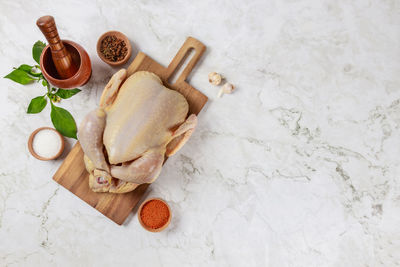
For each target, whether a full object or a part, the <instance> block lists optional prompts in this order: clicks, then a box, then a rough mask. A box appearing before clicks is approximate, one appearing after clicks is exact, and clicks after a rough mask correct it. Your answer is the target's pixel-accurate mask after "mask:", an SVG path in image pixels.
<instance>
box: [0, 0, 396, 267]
mask: <svg viewBox="0 0 400 267" xmlns="http://www.w3.org/2000/svg"><path fill="white" fill-rule="evenodd" d="M0 13H1V16H0V35H1V37H2V38H0V56H1V58H2V62H1V64H0V70H1V73H2V76H4V75H6V74H7V73H8V72H9V71H10V70H11V68H12V67H17V66H19V64H22V63H30V62H32V63H33V60H32V59H31V47H32V45H33V43H34V42H35V41H36V40H38V39H41V40H43V39H44V38H43V37H42V36H41V33H40V31H39V30H38V29H37V27H36V25H35V21H36V19H37V18H38V17H39V16H41V15H45V14H51V15H53V16H54V17H55V19H56V22H57V25H58V28H59V33H60V35H61V36H62V37H63V38H65V39H70V40H73V41H76V42H78V43H79V44H81V45H82V46H83V47H84V48H85V49H86V50H87V51H88V53H89V55H90V57H91V60H92V66H93V74H92V78H91V80H90V82H89V83H88V84H87V85H86V86H84V87H83V91H82V92H81V93H79V94H78V95H77V96H74V97H73V98H72V99H70V100H66V101H62V103H61V106H62V107H65V108H67V109H68V110H70V111H71V112H72V114H73V115H74V117H75V119H76V121H77V123H80V122H81V120H82V118H83V116H84V115H85V114H86V113H87V112H88V110H90V109H93V108H94V107H95V106H96V105H97V102H98V100H99V98H100V94H101V92H102V89H103V87H104V85H105V84H106V83H107V81H108V79H109V78H110V77H111V75H112V74H113V73H114V72H115V71H116V70H117V69H116V68H111V67H109V66H107V65H105V64H104V63H103V62H102V61H101V60H100V59H99V58H98V57H97V55H96V50H95V49H96V48H95V46H96V41H97V38H98V37H99V36H100V35H101V34H102V33H103V32H105V31H107V30H112V29H115V30H119V31H121V32H123V33H125V34H126V35H127V36H128V37H129V38H130V40H131V41H132V44H133V46H134V54H136V53H137V51H143V52H145V53H147V54H149V55H150V56H151V57H153V58H154V59H155V60H157V61H158V62H160V63H162V64H164V65H167V64H168V63H169V61H170V60H171V59H172V57H173V56H174V55H175V53H176V52H177V50H178V48H179V47H180V46H181V44H182V43H183V41H184V40H185V38H186V36H189V35H191V36H194V37H196V38H198V39H199V40H201V41H203V42H204V43H205V44H206V45H207V51H206V53H205V55H204V59H203V60H202V61H201V64H200V65H199V66H198V67H196V69H195V71H194V73H193V74H192V75H191V76H190V77H189V81H190V83H191V84H192V85H193V86H194V87H196V88H198V89H200V90H201V91H202V92H203V93H204V94H206V95H207V96H208V97H209V102H208V103H207V105H206V107H205V109H204V110H203V111H202V113H201V114H200V116H199V125H198V128H197V130H196V132H195V133H194V135H193V136H192V138H191V140H190V141H189V142H188V143H187V144H186V146H185V147H184V148H183V149H182V150H181V151H180V152H179V153H178V154H176V155H175V156H173V157H171V158H170V159H169V160H168V162H167V164H166V165H165V166H164V168H163V171H162V173H161V175H160V177H159V178H158V180H157V181H156V182H155V183H154V184H153V185H152V186H151V187H150V190H149V191H148V192H147V193H146V197H153V196H154V197H161V198H164V199H165V200H167V201H168V203H170V205H171V208H172V212H173V219H172V221H171V225H170V226H169V228H168V229H167V230H166V231H164V232H162V233H159V234H152V233H149V232H146V231H145V230H144V229H142V228H141V227H140V225H139V222H138V221H137V218H136V215H135V213H136V209H135V210H134V212H133V213H132V214H131V215H130V217H129V218H128V219H127V221H126V223H125V224H124V225H123V226H117V225H116V224H114V223H113V222H111V221H110V220H108V219H107V218H105V217H104V216H102V215H101V214H99V213H98V212H97V211H95V210H94V209H93V208H91V207H90V206H88V205H87V204H85V203H84V202H82V201H81V200H80V199H78V198H77V197H75V196H74V195H72V194H71V193H70V192H68V191H67V190H65V189H64V188H62V187H60V186H58V184H56V183H55V182H53V181H52V179H51V177H52V175H53V174H54V172H55V171H56V170H57V168H58V167H59V165H60V164H61V162H62V158H61V159H59V160H56V161H52V162H41V161H38V160H36V159H34V158H33V157H32V156H30V155H29V152H28V149H27V145H26V143H27V139H28V136H29V134H30V133H31V132H32V131H33V130H34V129H36V128H38V127H40V126H51V121H50V116H49V113H50V111H49V107H46V109H45V110H44V111H43V112H42V113H40V114H37V115H28V114H26V113H25V111H26V108H27V106H28V104H29V101H30V99H31V98H33V97H36V96H38V95H40V94H42V93H43V89H42V88H40V86H38V85H35V84H33V85H28V86H22V85H18V84H15V83H12V82H11V81H9V80H7V79H0V84H1V93H0V96H1V97H0V128H1V129H2V134H1V137H2V138H0V147H1V150H0V158H1V159H2V163H1V164H0V240H2V242H0V266H10V267H11V266H111V265H112V266H136V265H140V266H400V230H399V225H400V182H399V174H400V160H399V155H400V141H399V140H400V130H399V129H400V76H399V73H400V61H399V56H400V2H399V1H397V0H386V1H380V0H368V1H365V0H355V1H346V0H340V1H328V0H322V1H321V0H318V1H317V0H296V1H289V0H287V1H286V0H285V1H277V0H269V1H263V0H257V1H251V2H244V1H236V0H235V1H208V0H207V1H196V2H191V3H189V2H184V1H168V2H166V1H118V4H116V2H115V1H110V0H98V1H86V2H82V1H78V0H72V1H68V2H65V1H63V2H61V1H44V0H43V1H30V2H29V1H28V2H27V1H21V0H15V1H5V0H3V1H0ZM129 62H131V61H129ZM129 62H128V64H129ZM128 64H127V65H126V66H125V67H127V66H128ZM211 71H217V72H221V73H222V74H223V75H224V76H225V77H226V78H227V80H229V81H230V82H231V83H233V84H235V85H236V87H237V90H236V91H235V92H234V94H232V95H224V96H223V97H222V98H217V97H216V96H217V93H218V90H219V88H217V87H214V86H212V85H210V84H209V83H208V80H207V74H208V73H209V72H211ZM74 142H75V141H74V140H72V139H69V140H67V146H66V152H65V153H64V155H63V158H64V157H65V156H66V153H67V152H68V151H69V150H70V148H71V147H72V145H73V144H74Z"/></svg>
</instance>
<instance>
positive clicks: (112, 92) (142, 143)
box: [78, 69, 197, 193]
mask: <svg viewBox="0 0 400 267" xmlns="http://www.w3.org/2000/svg"><path fill="white" fill-rule="evenodd" d="M126 76H127V74H126V70H125V69H122V70H120V71H118V72H117V73H115V74H114V75H113V76H112V78H111V80H110V81H109V83H108V84H107V86H106V87H105V89H104V91H103V94H102V96H101V99H100V105H99V107H98V108H97V109H95V110H93V111H91V112H90V113H89V114H87V115H86V117H85V118H84V120H83V121H82V123H81V125H80V127H79V130H78V140H79V142H80V144H81V146H82V149H83V152H84V154H85V155H84V161H85V165H86V169H87V170H88V172H89V173H90V176H89V186H90V188H91V189H92V190H93V191H95V192H112V193H125V192H129V191H132V190H134V189H135V188H136V187H137V186H138V185H140V184H143V183H152V182H153V181H154V180H155V179H156V178H157V177H158V175H159V174H160V171H161V167H162V164H163V162H164V158H165V156H171V155H173V154H174V153H176V152H177V151H178V150H179V149H180V148H181V147H182V146H183V145H184V144H185V143H186V141H187V140H188V139H189V137H190V136H191V135H192V133H193V131H194V128H195V127H196V124H197V117H196V115H194V114H191V115H190V116H188V117H187V115H188V114H187V113H188V110H189V105H188V102H187V101H186V99H185V97H184V96H183V95H181V94H180V93H179V92H177V91H174V90H171V89H168V88H166V87H165V86H163V84H162V81H161V80H160V78H159V77H158V76H157V75H155V74H154V73H151V72H146V71H139V72H136V73H134V74H133V75H131V76H130V77H129V78H126ZM186 117H187V118H186Z"/></svg>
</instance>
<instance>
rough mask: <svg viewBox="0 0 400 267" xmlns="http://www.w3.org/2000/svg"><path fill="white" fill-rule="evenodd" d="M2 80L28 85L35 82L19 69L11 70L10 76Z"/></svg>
mask: <svg viewBox="0 0 400 267" xmlns="http://www.w3.org/2000/svg"><path fill="white" fill-rule="evenodd" d="M4 78H8V79H10V80H13V81H14V82H17V83H20V84H28V83H30V82H32V81H34V80H35V79H34V78H32V77H31V76H29V75H28V73H26V72H25V71H23V70H19V69H16V70H13V71H12V72H11V73H10V74H8V75H6V76H4Z"/></svg>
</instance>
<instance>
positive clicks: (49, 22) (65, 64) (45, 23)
mask: <svg viewBox="0 0 400 267" xmlns="http://www.w3.org/2000/svg"><path fill="white" fill-rule="evenodd" d="M36 25H37V26H38V27H39V29H40V30H41V31H42V33H43V34H44V36H45V37H46V39H47V41H48V42H49V45H50V49H51V55H52V58H53V62H54V66H55V67H56V70H57V73H58V75H59V76H60V78H61V79H67V78H70V77H72V76H73V75H74V74H75V73H76V72H77V70H78V68H79V66H76V65H75V64H74V62H73V61H72V58H71V55H70V53H69V52H68V51H67V49H66V48H65V46H64V44H63V43H62V41H61V40H60V37H59V36H58V32H57V27H56V22H55V21H54V18H53V17H52V16H43V17H40V18H39V19H38V20H37V21H36Z"/></svg>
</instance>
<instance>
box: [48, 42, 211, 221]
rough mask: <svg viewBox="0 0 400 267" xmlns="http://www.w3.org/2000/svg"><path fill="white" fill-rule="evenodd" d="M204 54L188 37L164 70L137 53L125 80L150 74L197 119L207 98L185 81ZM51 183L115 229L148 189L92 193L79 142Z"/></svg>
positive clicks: (199, 44) (199, 45)
mask: <svg viewBox="0 0 400 267" xmlns="http://www.w3.org/2000/svg"><path fill="white" fill-rule="evenodd" d="M192 49H194V52H195V54H194V56H193V57H192V58H191V59H190V61H189V63H188V64H187V65H186V67H185V69H184V70H183V71H182V72H181V74H180V76H179V77H178V79H177V80H176V82H175V83H173V84H169V83H168V79H170V78H171V77H172V75H176V72H177V71H178V69H179V67H180V66H181V65H182V64H183V62H184V61H185V59H186V58H187V56H188V55H189V53H190V51H191V50H192ZM205 50H206V47H205V45H204V44H202V43H201V42H200V41H198V40H196V39H194V38H192V37H188V38H187V39H186V41H185V43H184V44H183V46H182V47H181V48H180V49H179V51H178V53H177V54H176V56H175V57H174V59H173V60H172V61H171V63H170V64H169V66H168V67H167V68H165V67H163V66H162V65H160V64H159V63H157V62H156V61H154V60H153V59H151V58H150V57H149V56H147V55H146V54H144V53H142V52H139V54H138V55H137V56H136V58H135V60H134V61H133V62H132V64H131V65H130V66H129V68H128V76H129V75H132V74H133V73H135V72H136V71H141V70H145V71H151V72H154V73H155V74H157V75H158V76H159V77H160V78H161V80H162V81H163V83H164V85H165V86H166V87H168V88H171V89H174V90H176V91H178V92H180V93H181V94H183V95H184V96H185V97H186V99H187V101H188V103H189V114H192V113H194V114H196V115H197V114H199V112H200V110H201V109H202V108H203V106H204V105H205V103H206V102H207V97H206V96H205V95H204V94H202V93H201V92H200V91H198V90H196V89H195V88H193V87H192V86H191V85H190V84H188V83H187V82H186V81H185V80H186V78H187V77H188V76H189V74H190V72H191V71H192V69H193V68H194V66H195V65H196V63H197V62H198V61H199V59H200V58H201V56H202V54H203V53H204V51H205ZM189 143H190V141H189ZM53 179H54V180H55V181H56V182H57V183H59V184H60V185H62V186H63V187H65V188H66V189H68V190H69V191H71V192H72V193H73V194H75V195H76V196H78V197H79V198H81V199H82V200H83V201H85V202H86V203H88V204H89V205H90V206H92V207H93V208H95V209H97V210H98V211H100V212H101V213H102V214H104V215H105V216H107V217H108V218H110V219H111V220H113V221H114V222H115V223H117V224H119V225H121V224H122V223H123V222H124V221H125V219H126V218H127V217H128V216H129V213H130V212H131V211H132V209H133V208H134V207H135V206H136V204H137V203H138V202H139V200H140V199H141V197H142V196H143V194H144V193H145V191H146V189H147V188H148V186H149V184H143V185H141V186H139V187H137V188H136V189H135V190H134V191H132V192H129V193H125V194H111V193H95V192H93V191H92V190H91V189H90V188H89V173H88V172H87V171H86V169H85V164H84V162H83V151H82V148H81V146H80V144H79V142H77V143H76V144H75V146H74V147H73V148H72V150H71V152H70V153H69V154H68V155H67V157H66V158H65V160H64V162H63V163H62V164H61V166H60V168H59V169H58V170H57V172H56V173H55V174H54V177H53Z"/></svg>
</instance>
